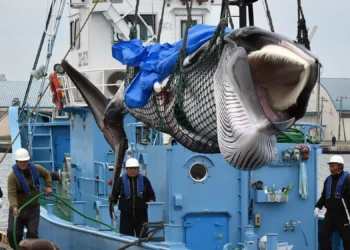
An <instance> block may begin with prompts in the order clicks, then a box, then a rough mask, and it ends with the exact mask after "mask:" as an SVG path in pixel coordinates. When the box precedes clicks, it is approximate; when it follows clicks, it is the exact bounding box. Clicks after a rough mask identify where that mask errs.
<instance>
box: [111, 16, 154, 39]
mask: <svg viewBox="0 0 350 250" xmlns="http://www.w3.org/2000/svg"><path fill="white" fill-rule="evenodd" d="M120 15H121V16H123V14H120ZM134 17H135V15H127V16H126V17H124V20H125V22H126V23H127V25H128V26H129V28H131V26H132V24H133V23H134ZM141 17H142V19H143V21H145V23H146V24H147V26H146V25H145V23H144V22H143V21H142V20H141V19H140V18H139V17H138V18H137V24H136V30H137V37H136V38H137V39H140V40H142V41H148V40H149V39H151V38H152V37H153V35H154V33H155V18H156V16H155V15H141ZM119 40H120V37H119V36H118V33H117V32H116V31H115V30H114V29H113V42H117V41H119Z"/></svg>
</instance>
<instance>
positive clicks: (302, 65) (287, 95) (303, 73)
mask: <svg viewBox="0 0 350 250" xmlns="http://www.w3.org/2000/svg"><path fill="white" fill-rule="evenodd" d="M248 61H249V66H250V71H251V76H252V80H253V83H254V86H255V89H256V91H257V94H258V98H259V100H260V104H261V106H262V108H263V110H264V112H265V114H266V116H267V118H268V119H269V120H270V121H271V122H283V121H286V120H288V119H290V118H292V117H293V116H292V115H291V114H290V113H289V112H288V108H290V107H291V106H293V105H295V104H296V102H297V99H298V97H299V95H300V93H301V92H302V91H303V90H304V88H305V86H306V85H307V83H308V82H309V80H310V76H311V71H312V64H314V63H315V59H313V58H311V57H310V56H308V55H307V54H305V53H304V52H303V51H302V50H300V49H299V48H297V47H296V46H294V45H292V44H290V43H288V42H280V43H279V44H276V45H274V44H273V45H271V44H270V45H266V46H264V47H262V48H261V49H260V50H256V51H253V52H251V53H249V54H248Z"/></svg>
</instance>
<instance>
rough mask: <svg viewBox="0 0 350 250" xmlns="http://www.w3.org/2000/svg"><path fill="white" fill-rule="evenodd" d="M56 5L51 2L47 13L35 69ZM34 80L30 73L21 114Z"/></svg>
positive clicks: (34, 66)
mask: <svg viewBox="0 0 350 250" xmlns="http://www.w3.org/2000/svg"><path fill="white" fill-rule="evenodd" d="M54 5H55V1H52V3H51V7H50V11H49V14H48V15H47V19H46V24H45V30H44V31H43V34H42V36H41V41H40V45H39V49H38V52H37V54H36V58H35V61H34V65H33V69H32V70H35V69H36V66H37V64H38V61H39V58H40V53H41V49H42V47H43V44H44V40H45V36H46V31H47V29H48V27H49V24H50V20H51V16H52V10H53V8H54ZM32 82H33V76H32V74H31V75H30V78H29V82H28V86H27V90H26V93H25V94H24V98H23V104H22V111H21V113H20V115H19V116H21V115H22V112H23V110H24V107H25V105H26V102H27V99H28V95H29V91H30V87H31V86H32Z"/></svg>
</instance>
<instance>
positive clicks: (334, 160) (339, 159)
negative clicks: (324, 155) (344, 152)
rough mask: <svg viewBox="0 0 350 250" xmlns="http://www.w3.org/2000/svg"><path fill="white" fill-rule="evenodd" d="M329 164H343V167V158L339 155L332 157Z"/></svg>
mask: <svg viewBox="0 0 350 250" xmlns="http://www.w3.org/2000/svg"><path fill="white" fill-rule="evenodd" d="M329 163H338V164H343V165H344V159H343V157H341V156H340V155H333V156H332V157H331V158H330V159H329V162H328V164H329Z"/></svg>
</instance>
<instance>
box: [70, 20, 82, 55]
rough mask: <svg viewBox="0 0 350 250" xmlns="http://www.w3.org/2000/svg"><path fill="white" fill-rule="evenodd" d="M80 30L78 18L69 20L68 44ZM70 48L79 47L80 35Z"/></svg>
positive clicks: (71, 42)
mask: <svg viewBox="0 0 350 250" xmlns="http://www.w3.org/2000/svg"><path fill="white" fill-rule="evenodd" d="M79 30H80V21H79V18H78V19H75V20H74V21H71V22H70V44H73V42H74V40H75V38H76V37H77V35H78V34H79ZM72 48H75V49H79V48H80V35H79V37H78V38H77V40H76V41H75V43H74V44H73V46H72Z"/></svg>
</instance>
